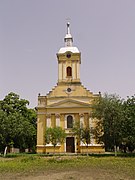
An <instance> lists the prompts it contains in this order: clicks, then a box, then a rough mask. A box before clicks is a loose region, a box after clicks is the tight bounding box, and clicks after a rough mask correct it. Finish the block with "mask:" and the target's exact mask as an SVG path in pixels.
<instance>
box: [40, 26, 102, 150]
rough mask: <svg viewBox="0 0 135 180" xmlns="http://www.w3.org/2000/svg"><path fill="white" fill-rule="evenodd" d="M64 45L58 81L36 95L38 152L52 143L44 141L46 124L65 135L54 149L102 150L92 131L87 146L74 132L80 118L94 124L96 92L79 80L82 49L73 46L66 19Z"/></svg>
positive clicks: (86, 124)
mask: <svg viewBox="0 0 135 180" xmlns="http://www.w3.org/2000/svg"><path fill="white" fill-rule="evenodd" d="M64 42H65V46H64V47H62V48H60V50H59V51H58V53H57V61H58V82H57V85H56V86H55V87H54V88H52V90H51V91H50V92H49V93H48V94H47V95H46V96H41V95H40V94H39V96H38V106H37V153H52V152H53V151H54V149H53V145H52V144H46V143H45V138H44V136H45V131H46V128H48V127H56V126H59V127H61V128H62V129H63V130H65V133H66V138H65V141H64V142H63V144H59V145H57V146H56V150H55V152H57V153H86V152H87V151H88V152H89V153H101V152H104V147H103V145H101V144H98V143H97V142H96V140H95V139H94V137H93V135H91V141H90V144H89V145H88V148H86V145H85V144H83V143H82V142H77V138H76V137H75V136H74V135H73V131H72V129H73V124H74V123H75V122H79V123H80V124H82V125H83V126H84V127H90V128H91V129H92V128H94V123H95V119H92V117H91V112H92V102H93V100H94V99H95V98H98V97H99V94H93V93H92V92H90V91H89V90H87V89H86V88H85V87H84V86H83V85H82V83H81V80H80V65H81V53H80V51H79V50H78V48H77V47H74V46H73V37H72V35H71V33H70V24H69V23H67V33H66V36H65V38H64Z"/></svg>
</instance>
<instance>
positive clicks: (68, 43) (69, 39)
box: [64, 22, 73, 46]
mask: <svg viewBox="0 0 135 180" xmlns="http://www.w3.org/2000/svg"><path fill="white" fill-rule="evenodd" d="M69 26H70V23H69V22H67V34H66V36H65V38H64V41H65V46H72V42H73V38H72V35H71V34H70V28H69Z"/></svg>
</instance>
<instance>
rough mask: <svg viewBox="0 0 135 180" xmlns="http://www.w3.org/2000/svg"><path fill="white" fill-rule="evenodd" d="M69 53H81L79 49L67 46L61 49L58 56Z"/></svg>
mask: <svg viewBox="0 0 135 180" xmlns="http://www.w3.org/2000/svg"><path fill="white" fill-rule="evenodd" d="M68 51H70V52H72V53H80V52H79V50H78V48H77V47H73V46H72V47H71V46H67V47H62V48H60V50H59V51H58V54H62V53H65V52H68Z"/></svg>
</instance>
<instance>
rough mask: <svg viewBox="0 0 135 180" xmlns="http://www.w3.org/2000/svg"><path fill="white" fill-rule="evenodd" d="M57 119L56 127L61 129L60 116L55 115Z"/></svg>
mask: <svg viewBox="0 0 135 180" xmlns="http://www.w3.org/2000/svg"><path fill="white" fill-rule="evenodd" d="M55 117H56V127H60V114H55Z"/></svg>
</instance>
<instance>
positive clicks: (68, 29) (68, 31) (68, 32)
mask: <svg viewBox="0 0 135 180" xmlns="http://www.w3.org/2000/svg"><path fill="white" fill-rule="evenodd" d="M69 26H70V22H67V34H70V28H69Z"/></svg>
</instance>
